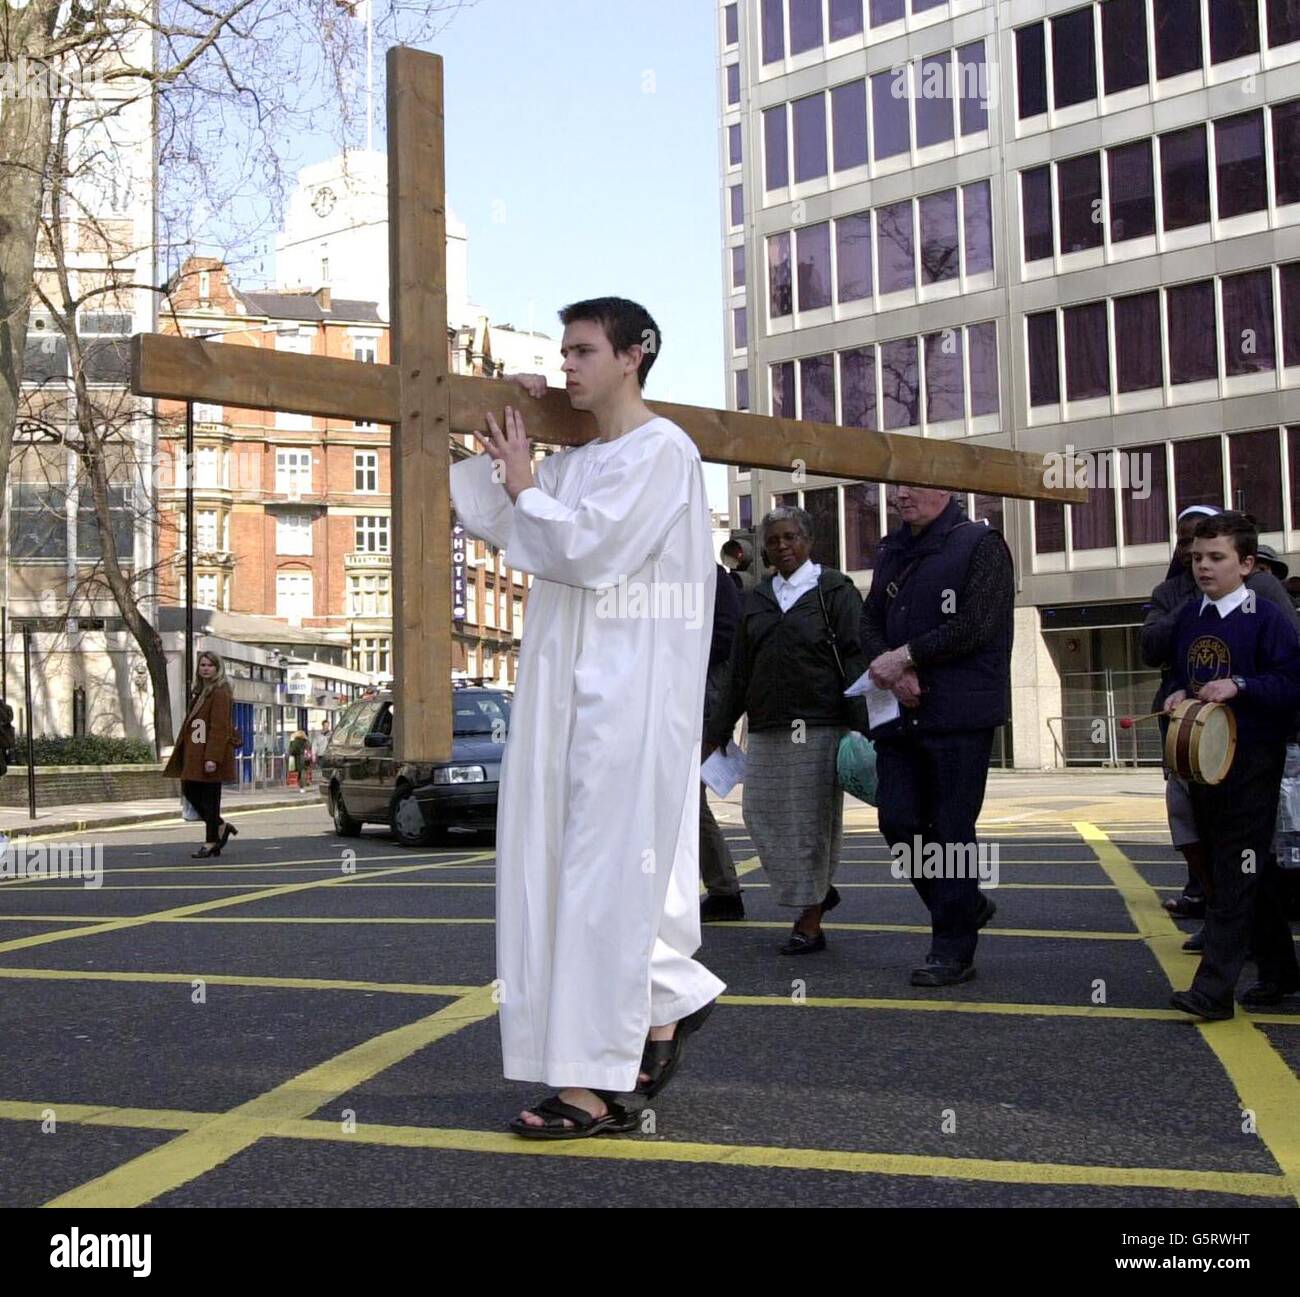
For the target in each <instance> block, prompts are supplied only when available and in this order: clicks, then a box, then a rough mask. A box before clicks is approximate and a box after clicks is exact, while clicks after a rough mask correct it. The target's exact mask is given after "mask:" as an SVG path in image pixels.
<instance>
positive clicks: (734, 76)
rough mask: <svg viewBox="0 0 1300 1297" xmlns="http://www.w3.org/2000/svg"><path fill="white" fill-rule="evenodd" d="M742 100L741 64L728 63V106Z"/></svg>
mask: <svg viewBox="0 0 1300 1297" xmlns="http://www.w3.org/2000/svg"><path fill="white" fill-rule="evenodd" d="M739 102H740V64H739V63H729V64H727V107H728V108H730V107H733V106H734V105H736V104H738V103H739Z"/></svg>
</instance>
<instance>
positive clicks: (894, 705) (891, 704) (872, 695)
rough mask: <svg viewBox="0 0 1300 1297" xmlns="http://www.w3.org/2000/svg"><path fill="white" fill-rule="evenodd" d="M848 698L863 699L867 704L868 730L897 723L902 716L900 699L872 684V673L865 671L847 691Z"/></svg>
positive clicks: (845, 693) (845, 694) (845, 692)
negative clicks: (893, 722) (899, 704)
mask: <svg viewBox="0 0 1300 1297" xmlns="http://www.w3.org/2000/svg"><path fill="white" fill-rule="evenodd" d="M844 696H845V697H846V698H857V697H859V696H860V697H862V698H865V699H866V702H867V728H868V729H873V730H874V729H875V728H876V727H877V726H880V725H888V724H889V722H890V721H896V720H897V719H898V717H899V715H900V714H901V713H900V712H899V710H898V699H897V698H896V697H895V696H894V695H893V694H892V693H891V692H890V691H889V690H888V689H882V688H881V687H880V686H879V685H876V684H872V683H871V672H870V671H864V672H863V673H862V674H861V675H860V676H859V677H858V678H857V679H856V680H855V681H854V682H853V683H852V684H851V685H850V686H849V687H848V688H847V689H846V690H845V691H844Z"/></svg>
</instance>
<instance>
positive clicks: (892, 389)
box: [880, 338, 921, 429]
mask: <svg viewBox="0 0 1300 1297" xmlns="http://www.w3.org/2000/svg"><path fill="white" fill-rule="evenodd" d="M880 381H881V389H882V392H883V395H884V402H885V410H884V413H885V427H886V428H887V429H888V428H911V427H915V426H916V425H917V424H918V423H920V419H919V418H918V412H919V408H920V401H919V397H920V386H921V384H920V368H919V365H918V364H917V355H916V339H915V338H898V339H896V340H895V341H894V342H882V343H881V344H880Z"/></svg>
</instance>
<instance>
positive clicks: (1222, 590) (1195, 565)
mask: <svg viewBox="0 0 1300 1297" xmlns="http://www.w3.org/2000/svg"><path fill="white" fill-rule="evenodd" d="M1254 570H1255V556H1254V555H1253V554H1252V555H1251V556H1250V557H1249V558H1241V557H1240V556H1239V555H1238V554H1237V547H1236V546H1235V545H1234V544H1233V543H1232V537H1231V536H1197V537H1196V539H1195V540H1193V541H1192V575H1193V576H1194V577H1195V578H1196V584H1197V585H1198V586H1200V588H1201V592H1202V593H1203V594H1207V595H1209V596H1210V598H1211V599H1222V598H1223V596H1224V595H1225V594H1231V593H1232V592H1233V591H1234V590H1235V589H1236V588H1237V587H1238V586H1239V585H1240V584H1241V583H1242V582H1243V581H1244V580H1245V579H1246V578H1247V577H1248V576H1249V575H1250V574H1251V572H1253V571H1254Z"/></svg>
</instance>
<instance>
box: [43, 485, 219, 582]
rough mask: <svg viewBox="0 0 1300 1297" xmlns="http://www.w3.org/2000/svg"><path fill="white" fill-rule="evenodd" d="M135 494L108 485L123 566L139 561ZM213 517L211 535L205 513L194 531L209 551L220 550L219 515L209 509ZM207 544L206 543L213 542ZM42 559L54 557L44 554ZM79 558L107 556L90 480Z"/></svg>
mask: <svg viewBox="0 0 1300 1297" xmlns="http://www.w3.org/2000/svg"><path fill="white" fill-rule="evenodd" d="M133 502H134V494H133V492H132V490H131V487H130V485H129V484H123V485H119V484H117V483H114V482H109V483H108V515H109V517H110V518H111V519H112V522H113V542H114V545H115V546H116V549H117V558H118V562H120V563H134V562H135V508H134V503H133ZM204 513H207V514H210V517H211V535H210V538H209V535H208V529H207V528H206V527H205V526H204V525H203V524H204V522H205V521H206V520H205V518H204V514H199V515H198V517H197V518H196V519H195V527H194V530H195V532H196V533H198V540H199V547H200V548H205V549H209V550H213V549H216V547H217V515H216V513H215V512H212V511H209V510H205V511H204ZM209 539H210V542H211V543H209V544H206V545H205V543H204V542H205V541H206V540H209ZM42 557H53V555H45V554H42ZM77 557H78V558H79V559H82V560H86V559H98V558H103V557H104V546H103V542H102V539H101V534H100V530H99V519H98V518H97V517H96V516H95V498H94V495H93V493H92V487H91V485H90V483H89V482H88V481H85V482H82V484H81V493H80V498H79V499H78V501H77Z"/></svg>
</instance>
